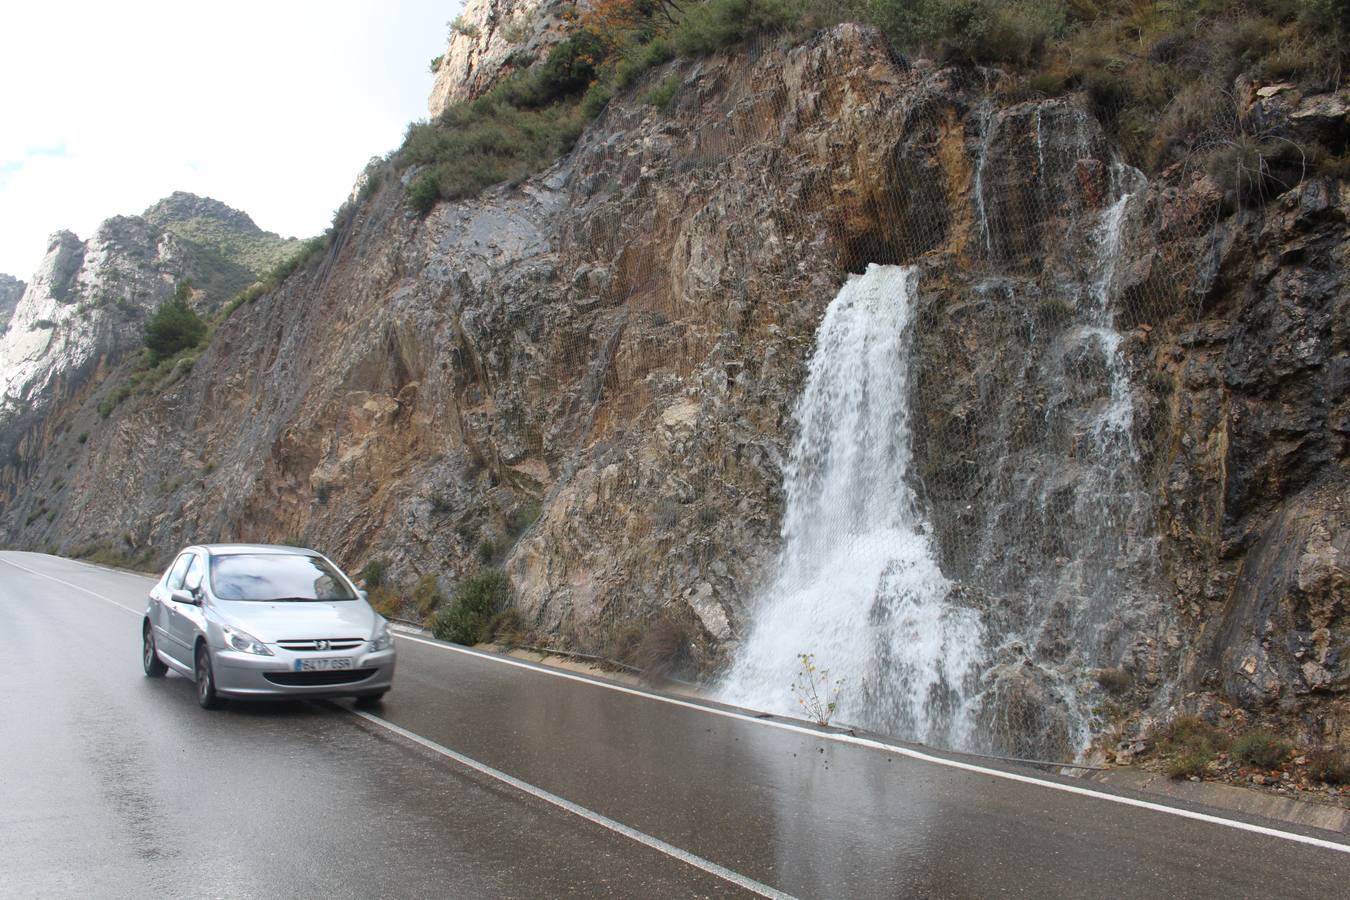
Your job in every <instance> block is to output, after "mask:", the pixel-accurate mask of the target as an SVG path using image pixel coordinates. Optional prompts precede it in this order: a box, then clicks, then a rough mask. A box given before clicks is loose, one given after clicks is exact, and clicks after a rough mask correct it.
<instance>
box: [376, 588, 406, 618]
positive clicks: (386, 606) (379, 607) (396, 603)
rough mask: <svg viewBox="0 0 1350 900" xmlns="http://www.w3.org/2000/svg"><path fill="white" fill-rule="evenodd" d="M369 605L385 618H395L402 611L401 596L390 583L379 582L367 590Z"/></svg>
mask: <svg viewBox="0 0 1350 900" xmlns="http://www.w3.org/2000/svg"><path fill="white" fill-rule="evenodd" d="M367 593H368V596H369V600H370V605H371V607H372V608H374V610H375V611H376V612H377V613H379V614H380V615H382V616H384V617H385V618H386V619H396V618H399V616H400V615H401V614H402V612H403V597H402V596H400V595H399V593H398V591H396V590H394V589H393V587H392V586H391V585H388V584H379V585H376V586H375V587H372V588H370V589H369V591H368V592H367Z"/></svg>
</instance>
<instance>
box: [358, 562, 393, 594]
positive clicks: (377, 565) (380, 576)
mask: <svg viewBox="0 0 1350 900" xmlns="http://www.w3.org/2000/svg"><path fill="white" fill-rule="evenodd" d="M385 570H386V566H385V562H384V560H382V559H372V560H370V562H368V563H366V564H365V567H364V568H362V569H361V574H360V575H358V576H357V578H359V579H360V580H361V583H362V584H364V585H365V586H366V589H367V590H374V589H375V588H377V587H380V586H381V585H383V584H384V575H385Z"/></svg>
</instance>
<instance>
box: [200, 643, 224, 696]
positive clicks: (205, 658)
mask: <svg viewBox="0 0 1350 900" xmlns="http://www.w3.org/2000/svg"><path fill="white" fill-rule="evenodd" d="M193 671H194V672H195V673H196V675H197V705H199V706H200V707H201V708H202V709H220V708H221V707H222V706H224V705H225V700H224V698H222V697H221V696H220V695H219V694H217V693H216V677H215V676H214V675H213V674H211V653H210V651H208V650H207V649H206V645H205V644H198V645H197V657H196V665H195V666H194V668H193Z"/></svg>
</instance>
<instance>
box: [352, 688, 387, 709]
mask: <svg viewBox="0 0 1350 900" xmlns="http://www.w3.org/2000/svg"><path fill="white" fill-rule="evenodd" d="M384 695H385V691H380V692H379V693H378V694H362V695H361V696H359V697H357V698H356V708H357V709H375V708H376V707H378V706H379V705H380V704H381V703H383V702H384Z"/></svg>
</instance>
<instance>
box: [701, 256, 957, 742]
mask: <svg viewBox="0 0 1350 900" xmlns="http://www.w3.org/2000/svg"><path fill="white" fill-rule="evenodd" d="M914 280H915V275H914V272H913V269H911V268H909V267H898V266H878V265H872V266H869V267H868V269H867V271H866V273H865V274H863V275H860V276H852V277H850V279H849V280H848V282H847V283H846V284H845V285H844V286H843V288H842V289H841V290H840V291H839V294H838V295H837V296H836V297H835V299H834V300H833V301H832V302H831V303H830V305H829V308H828V309H827V310H826V312H825V316H824V319H823V321H822V322H821V325H820V329H819V332H818V337H817V345H816V349H815V352H814V354H813V355H812V357H811V360H810V364H809V368H808V375H807V381H806V386H805V389H804V390H803V392H802V395H801V398H800V400H799V401H798V403H797V407H796V410H795V421H796V425H797V438H796V441H795V443H794V445H793V448H792V452H791V456H790V459H789V462H788V465H787V468H786V472H785V489H786V498H787V501H786V507H785V510H784V519H783V530H782V536H783V546H782V551H781V554H780V557H779V561H778V569H777V572H778V574H777V577H776V578H775V579H774V580H773V582H772V584H771V585H770V586H769V588H768V589H767V590H765V591H764V592H763V593H762V595H761V597H760V598H759V601H758V604H757V607H756V609H755V612H754V624H753V627H752V628H751V630H750V632H749V634H748V635H747V637H746V640H745V642H744V645H743V646H742V647H741V648H740V651H739V653H738V656H737V658H736V662H735V664H734V665H733V667H732V669H731V671H730V673H729V674H728V677H727V679H726V681H725V683H724V694H725V696H726V698H727V699H728V700H730V701H731V702H735V703H740V704H743V705H746V706H752V707H755V708H761V709H769V710H776V711H780V712H786V713H796V712H799V709H798V704H797V702H796V700H795V699H794V697H793V695H792V691H791V689H790V685H791V684H792V683H793V681H794V678H795V677H796V675H797V674H798V672H799V671H800V665H801V663H800V660H799V654H803V653H810V654H813V655H814V657H815V662H816V664H817V666H819V667H820V668H821V669H825V670H828V671H829V674H830V679H831V681H833V680H835V679H841V678H842V679H844V684H843V690H842V692H841V694H840V698H839V704H840V705H839V709H838V713H837V714H838V718H839V719H840V720H841V721H847V722H850V723H853V724H857V725H863V726H869V727H876V728H881V729H884V730H887V731H890V732H892V733H897V734H900V735H902V736H905V737H909V738H913V739H916V740H920V741H926V742H938V743H945V744H956V745H961V744H964V743H965V742H966V740H967V737H968V732H969V730H970V728H971V727H972V721H973V719H972V709H973V707H971V705H970V703H969V702H968V701H967V700H966V699H965V698H967V697H969V696H970V694H971V688H972V687H973V682H974V680H975V678H976V676H977V673H978V669H977V666H978V663H979V660H980V658H981V644H982V632H981V626H980V623H979V619H978V616H977V615H976V614H975V613H974V612H973V611H971V610H969V609H965V608H962V607H959V606H956V605H953V604H950V603H948V602H947V599H948V593H949V591H950V588H951V585H950V584H949V582H948V581H947V579H946V578H945V577H944V576H943V574H942V572H941V571H940V570H939V568H938V565H937V562H936V559H935V555H934V553H933V548H932V545H931V537H930V529H929V527H928V525H927V524H926V523H925V521H924V518H923V515H922V513H921V511H920V509H919V506H918V503H917V500H916V497H915V495H914V491H913V489H912V487H911V486H910V483H909V477H908V476H909V468H910V413H909V390H908V383H909V370H910V365H909V347H910V335H909V328H910V316H911V311H912V310H911V306H912V302H911V299H912V298H911V293H912V290H913V281H914Z"/></svg>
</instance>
